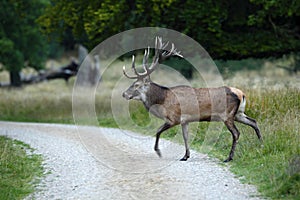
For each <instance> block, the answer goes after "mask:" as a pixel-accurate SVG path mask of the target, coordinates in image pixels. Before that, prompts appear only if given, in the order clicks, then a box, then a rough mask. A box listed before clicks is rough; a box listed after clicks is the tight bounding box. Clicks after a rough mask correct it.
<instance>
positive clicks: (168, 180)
mask: <svg viewBox="0 0 300 200" xmlns="http://www.w3.org/2000/svg"><path fill="white" fill-rule="evenodd" d="M0 135H7V136H9V137H11V138H14V139H18V140H21V141H24V142H25V143H28V144H30V145H31V146H32V147H33V148H35V149H36V153H40V154H42V155H43V156H44V159H45V168H46V170H47V171H48V172H49V173H48V174H47V175H46V176H45V178H44V179H43V180H42V182H41V184H40V185H39V186H38V188H37V189H38V190H37V192H36V193H35V194H33V195H32V196H30V197H29V198H28V199H32V198H34V199H203V200H204V199H259V198H258V197H255V195H257V191H256V189H255V187H253V186H250V185H244V184H241V183H240V182H239V180H238V179H236V178H235V177H234V175H233V174H232V173H230V172H229V171H228V169H227V168H226V167H221V166H219V165H218V164H217V162H216V161H213V160H212V159H210V158H208V157H207V156H206V155H203V154H199V153H196V152H194V151H192V152H191V158H190V159H189V160H188V161H187V162H180V161H178V159H179V158H180V157H181V156H182V154H183V152H184V147H183V146H181V145H177V144H174V143H171V142H168V141H164V140H163V141H162V142H161V150H162V154H163V158H158V157H157V155H156V154H155V152H154V151H153V144H154V138H152V137H148V136H141V135H137V134H135V133H131V132H128V131H122V130H119V129H109V128H98V127H82V126H81V127H76V126H72V125H58V124H36V123H11V122H0Z"/></svg>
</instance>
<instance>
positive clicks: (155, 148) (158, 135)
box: [154, 123, 172, 157]
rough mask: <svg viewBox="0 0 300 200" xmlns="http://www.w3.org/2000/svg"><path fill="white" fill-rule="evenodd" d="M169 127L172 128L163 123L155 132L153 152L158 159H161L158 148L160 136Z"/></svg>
mask: <svg viewBox="0 0 300 200" xmlns="http://www.w3.org/2000/svg"><path fill="white" fill-rule="evenodd" d="M171 127H172V125H170V124H169V123H164V124H163V125H162V126H161V127H159V129H158V130H157V132H156V140H155V146H154V151H155V152H156V153H157V155H158V156H159V157H161V152H160V150H159V148H158V143H159V137H160V134H161V133H162V132H164V131H165V130H168V129H169V128H171Z"/></svg>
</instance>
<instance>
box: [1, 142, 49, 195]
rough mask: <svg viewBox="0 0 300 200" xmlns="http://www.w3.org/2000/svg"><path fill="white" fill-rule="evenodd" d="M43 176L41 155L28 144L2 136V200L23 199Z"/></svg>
mask: <svg viewBox="0 0 300 200" xmlns="http://www.w3.org/2000/svg"><path fill="white" fill-rule="evenodd" d="M42 175H43V167H42V157H41V155H37V154H34V152H33V149H32V148H30V147H29V146H28V145H27V144H24V143H22V142H20V141H17V140H12V139H9V138H7V137H4V136H0V199H3V200H5V199H23V198H24V197H26V196H27V195H29V194H30V193H32V192H33V191H34V185H35V184H36V183H38V182H39V180H40V179H39V178H40V177H41V176H42Z"/></svg>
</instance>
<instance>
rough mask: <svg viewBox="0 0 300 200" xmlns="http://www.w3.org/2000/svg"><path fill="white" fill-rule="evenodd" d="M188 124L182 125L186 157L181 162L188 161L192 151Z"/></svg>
mask: <svg viewBox="0 0 300 200" xmlns="http://www.w3.org/2000/svg"><path fill="white" fill-rule="evenodd" d="M188 126H189V124H188V123H185V124H182V125H181V127H182V135H183V140H184V146H185V155H184V156H183V158H181V159H180V161H187V159H188V158H189V157H190V149H189V141H188V139H189V133H188Z"/></svg>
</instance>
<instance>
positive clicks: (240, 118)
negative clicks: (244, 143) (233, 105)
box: [234, 113, 262, 140]
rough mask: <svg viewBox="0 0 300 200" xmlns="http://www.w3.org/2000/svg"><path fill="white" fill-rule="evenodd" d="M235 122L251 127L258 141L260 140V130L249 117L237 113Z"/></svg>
mask: <svg viewBox="0 0 300 200" xmlns="http://www.w3.org/2000/svg"><path fill="white" fill-rule="evenodd" d="M234 120H235V121H237V122H240V123H243V124H246V125H248V126H251V127H252V128H253V129H254V130H255V133H256V135H257V137H258V139H259V140H262V137H261V134H260V130H259V128H258V126H257V123H256V121H255V119H252V118H250V117H248V116H247V115H245V114H244V113H238V114H236V115H235V119H234Z"/></svg>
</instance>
